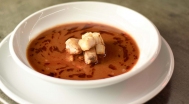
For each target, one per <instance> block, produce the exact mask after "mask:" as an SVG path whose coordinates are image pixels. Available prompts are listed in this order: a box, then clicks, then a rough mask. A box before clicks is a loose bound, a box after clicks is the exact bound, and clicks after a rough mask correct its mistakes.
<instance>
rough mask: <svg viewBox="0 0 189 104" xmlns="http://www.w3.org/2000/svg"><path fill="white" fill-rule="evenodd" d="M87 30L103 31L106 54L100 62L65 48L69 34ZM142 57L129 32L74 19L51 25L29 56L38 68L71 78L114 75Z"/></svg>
mask: <svg viewBox="0 0 189 104" xmlns="http://www.w3.org/2000/svg"><path fill="white" fill-rule="evenodd" d="M86 32H99V33H100V34H101V36H102V38H103V40H104V43H105V52H106V54H105V55H98V63H95V64H85V62H84V59H83V53H81V54H79V55H74V57H73V60H72V61H70V60H69V58H70V54H69V53H68V52H67V51H66V50H65V41H66V40H67V39H69V38H78V39H80V38H81V36H82V34H84V33H86ZM138 57H139V49H138V46H137V44H136V43H135V41H134V40H133V39H132V38H131V37H130V36H129V34H127V33H126V32H124V31H122V30H120V29H117V28H115V27H112V26H109V25H105V24H100V23H70V24H63V25H59V26H56V27H53V28H51V29H48V30H46V31H44V32H42V33H41V34H39V35H38V36H37V37H36V38H34V39H33V40H31V42H30V43H29V45H28V48H27V58H28V61H29V63H30V65H31V66H32V67H33V69H35V70H36V71H38V72H40V73H42V74H45V75H48V76H51V77H56V78H62V79H69V80H95V79H104V78H109V77H114V76H117V75H120V74H123V73H126V72H128V71H130V70H131V69H132V67H133V66H134V65H135V64H136V62H137V60H138Z"/></svg>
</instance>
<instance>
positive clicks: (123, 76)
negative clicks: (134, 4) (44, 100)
mask: <svg viewBox="0 0 189 104" xmlns="http://www.w3.org/2000/svg"><path fill="white" fill-rule="evenodd" d="M80 3H82V4H83V3H97V4H103V5H110V6H116V7H121V8H124V9H128V10H130V11H132V12H135V13H137V14H138V15H140V16H142V17H143V18H145V19H146V20H147V21H148V22H149V23H150V24H151V25H152V26H153V28H154V29H155V30H156V33H157V37H158V38H157V39H158V41H157V42H158V44H157V45H158V46H157V48H156V50H155V52H154V53H153V55H152V56H151V57H150V58H149V60H147V61H146V63H145V64H144V65H142V67H141V68H139V69H137V70H136V71H132V72H130V73H129V74H125V73H124V74H120V75H117V76H114V77H110V78H105V79H97V80H67V79H59V78H54V77H50V76H47V75H44V74H41V73H39V72H37V71H35V70H33V69H32V68H29V67H28V66H27V65H25V64H24V63H22V62H21V61H20V59H19V58H18V56H17V55H16V53H15V52H14V47H13V46H14V45H13V40H14V37H15V35H14V34H15V33H16V30H17V29H18V28H19V27H20V26H21V25H22V24H23V23H24V22H25V21H27V20H28V19H29V18H31V17H33V16H35V15H36V14H38V13H40V12H42V11H45V10H49V9H51V8H56V7H60V6H65V5H73V4H80ZM9 43H10V44H9V49H10V53H11V55H12V56H13V59H14V61H15V62H16V63H17V64H18V65H19V66H20V67H21V68H22V69H24V70H26V71H27V72H29V73H31V74H33V75H35V76H37V77H40V78H42V79H44V80H48V81H51V82H55V83H59V84H66V85H72V86H75V85H79V86H85V85H91V86H92V85H96V84H98V85H99V84H102V85H103V83H106V82H110V81H112V82H116V83H118V82H121V81H123V80H126V79H128V78H130V77H132V76H134V75H136V74H138V73H139V72H141V71H143V70H144V69H146V68H147V67H148V66H149V65H150V64H151V63H152V62H153V61H154V60H155V59H156V57H157V56H158V54H159V51H160V49H161V37H160V33H159V31H158V29H157V28H156V26H155V25H154V24H153V23H152V22H151V21H150V20H149V19H148V18H146V17H145V16H143V15H142V14H140V13H139V12H137V11H134V10H132V9H130V8H127V7H125V6H121V5H117V4H112V3H107V2H99V1H76V2H66V3H62V4H57V5H53V6H50V7H46V8H44V9H41V10H38V11H36V12H34V13H32V14H31V15H29V16H27V17H26V18H25V19H23V20H22V21H21V22H20V23H19V24H18V25H17V26H16V27H15V29H14V30H13V32H12V35H11V37H10V41H9ZM152 58H153V60H151V59H152ZM104 86H105V85H104Z"/></svg>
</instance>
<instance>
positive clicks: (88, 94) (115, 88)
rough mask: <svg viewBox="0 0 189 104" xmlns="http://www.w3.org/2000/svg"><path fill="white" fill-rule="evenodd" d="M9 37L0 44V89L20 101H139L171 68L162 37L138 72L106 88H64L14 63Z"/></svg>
mask: <svg viewBox="0 0 189 104" xmlns="http://www.w3.org/2000/svg"><path fill="white" fill-rule="evenodd" d="M9 37H10V34H9V35H8V36H7V37H6V38H5V39H4V40H3V41H2V42H1V44H0V53H1V54H0V59H1V60H0V88H1V90H2V91H3V92H4V93H5V94H6V95H8V96H9V97H10V98H12V99H13V100H15V101H16V102H18V103H22V104H28V103H33V104H131V103H132V104H133V103H134V104H139V103H140V104H141V103H144V102H146V101H148V100H149V99H151V98H152V97H154V96H155V95H157V94H158V93H159V92H160V91H161V90H162V89H163V88H164V87H165V86H166V85H167V83H168V82H169V80H170V78H171V76H172V73H173V70H174V58H173V53H172V51H171V48H170V47H169V45H168V44H167V42H166V41H165V40H164V39H163V38H162V47H161V51H160V54H159V56H158V57H157V59H156V60H155V61H154V62H153V63H152V65H150V66H149V67H148V68H147V69H145V70H144V71H143V72H141V73H139V74H138V75H136V76H134V77H132V78H130V79H128V80H126V81H124V82H121V83H118V84H115V85H112V86H109V87H103V88H97V89H87V90H84V89H67V88H64V87H63V86H58V85H54V84H50V83H49V82H45V81H43V80H41V79H36V78H34V77H33V76H32V75H30V74H28V73H27V72H26V71H24V70H22V69H21V68H20V67H19V66H17V65H16V64H15V62H14V61H13V59H12V57H11V55H10V53H9V42H8V41H9Z"/></svg>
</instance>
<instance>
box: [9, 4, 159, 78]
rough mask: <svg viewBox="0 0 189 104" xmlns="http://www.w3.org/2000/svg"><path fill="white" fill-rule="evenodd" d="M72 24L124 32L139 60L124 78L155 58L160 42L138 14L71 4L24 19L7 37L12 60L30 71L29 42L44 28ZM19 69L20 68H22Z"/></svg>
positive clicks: (113, 7)
mask: <svg viewBox="0 0 189 104" xmlns="http://www.w3.org/2000/svg"><path fill="white" fill-rule="evenodd" d="M75 22H97V23H103V24H108V25H110V26H113V27H116V28H119V29H121V30H124V31H125V32H127V33H128V34H129V35H131V37H133V38H134V39H135V41H136V43H137V45H138V47H139V50H140V57H139V60H138V62H137V64H136V65H135V66H134V67H133V69H132V70H131V71H130V72H129V73H133V74H130V75H129V73H127V74H128V76H131V75H134V74H136V72H138V71H137V70H139V69H142V68H145V65H146V66H147V65H148V63H151V62H152V61H153V60H154V58H156V56H157V54H158V52H159V47H160V38H159V35H158V32H157V30H156V28H155V27H154V25H153V24H152V23H151V22H150V21H149V20H148V19H146V18H145V17H144V16H142V15H140V14H139V13H137V12H135V11H133V10H130V9H128V8H125V7H121V6H118V5H114V4H108V3H100V2H73V3H66V4H60V5H56V6H53V7H48V8H46V9H43V10H40V11H38V12H36V13H34V14H32V15H30V16H29V17H27V18H26V19H24V20H23V21H22V22H21V23H20V24H19V25H18V26H17V27H16V28H15V30H14V32H13V34H14V35H13V36H12V37H11V41H12V44H10V48H11V47H12V52H11V53H12V54H13V57H15V58H14V59H16V60H17V61H20V63H24V64H23V65H25V67H30V68H31V66H30V64H29V63H28V61H27V57H26V48H27V46H28V43H29V41H30V40H31V39H33V38H35V37H36V36H37V35H38V34H39V33H41V32H42V31H44V30H47V29H48V28H51V27H54V26H57V25H60V24H65V23H75ZM23 65H22V66H23Z"/></svg>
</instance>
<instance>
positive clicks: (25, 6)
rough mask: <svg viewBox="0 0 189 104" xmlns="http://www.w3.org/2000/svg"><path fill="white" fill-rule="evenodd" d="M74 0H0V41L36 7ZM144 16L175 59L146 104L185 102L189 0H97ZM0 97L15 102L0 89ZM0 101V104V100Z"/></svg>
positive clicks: (188, 102)
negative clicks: (165, 80) (165, 81)
mask: <svg viewBox="0 0 189 104" xmlns="http://www.w3.org/2000/svg"><path fill="white" fill-rule="evenodd" d="M70 1H75V0H0V41H1V40H3V39H4V38H5V37H6V36H7V35H8V34H9V33H10V32H11V31H13V29H14V28H15V26H16V25H17V24H18V23H19V22H20V21H21V20H23V19H24V18H25V17H27V16H28V15H30V14H31V13H34V12H36V11H38V10H40V9H43V8H45V7H48V6H52V5H55V4H59V3H65V2H70ZM98 1H104V2H109V3H114V4H119V5H122V6H125V7H128V8H131V9H133V10H135V11H138V12H139V13H141V14H143V15H144V16H146V17H147V18H148V19H149V20H151V21H152V22H153V23H154V24H155V25H156V27H157V28H158V30H159V32H160V34H161V35H162V37H163V38H164V39H165V40H166V41H167V42H168V44H169V45H170V47H171V49H172V51H173V54H174V59H175V68H174V73H173V76H172V78H171V80H170V82H169V83H168V85H167V86H166V87H165V88H164V89H163V90H162V91H161V92H160V93H159V94H158V95H156V96H155V97H154V98H152V99H151V100H150V101H148V102H147V103H146V104H189V0H98ZM0 101H1V103H2V104H4V103H5V102H7V103H9V104H17V103H16V102H14V101H13V100H11V98H9V97H8V96H6V95H5V94H4V93H3V92H2V91H0ZM1 103H0V104H1Z"/></svg>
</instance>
